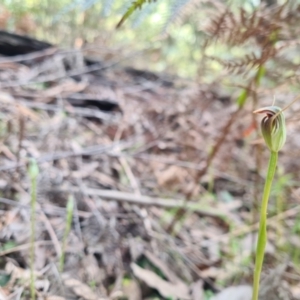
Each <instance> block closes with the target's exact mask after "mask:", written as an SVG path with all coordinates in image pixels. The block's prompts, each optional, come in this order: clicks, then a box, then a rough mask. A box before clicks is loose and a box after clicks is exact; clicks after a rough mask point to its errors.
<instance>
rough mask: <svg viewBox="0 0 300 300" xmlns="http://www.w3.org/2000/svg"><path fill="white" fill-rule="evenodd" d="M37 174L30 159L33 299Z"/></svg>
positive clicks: (33, 294)
mask: <svg viewBox="0 0 300 300" xmlns="http://www.w3.org/2000/svg"><path fill="white" fill-rule="evenodd" d="M38 174H39V169H38V165H37V163H36V161H35V160H32V161H31V163H30V165H29V168H28V175H29V177H30V179H31V201H30V206H31V214H30V295H31V299H32V300H35V284H34V283H35V276H34V250H35V249H34V248H35V246H34V241H35V222H36V220H35V213H36V199H37V177H38Z"/></svg>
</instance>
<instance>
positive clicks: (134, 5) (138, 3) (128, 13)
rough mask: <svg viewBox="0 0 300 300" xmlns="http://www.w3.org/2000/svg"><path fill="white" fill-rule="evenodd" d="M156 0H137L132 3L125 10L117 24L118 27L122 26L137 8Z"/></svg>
mask: <svg viewBox="0 0 300 300" xmlns="http://www.w3.org/2000/svg"><path fill="white" fill-rule="evenodd" d="M147 2H148V3H151V2H156V0H137V1H134V2H133V3H132V5H131V6H130V7H129V8H128V10H127V11H126V12H125V14H124V15H123V17H122V18H121V20H120V22H119V23H118V24H117V28H119V27H121V26H122V24H123V23H124V22H125V21H126V20H127V19H128V18H129V17H130V16H131V15H132V14H133V13H134V12H135V11H136V10H137V9H141V8H142V6H143V5H144V4H145V3H147Z"/></svg>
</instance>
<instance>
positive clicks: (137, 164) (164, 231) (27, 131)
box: [0, 49, 300, 300]
mask: <svg viewBox="0 0 300 300" xmlns="http://www.w3.org/2000/svg"><path fill="white" fill-rule="evenodd" d="M127 64H130V61H129V62H128V63H127ZM271 94H272V93H271V92H265V91H260V95H261V97H260V101H259V106H260V107H261V106H265V105H270V103H269V102H270V99H272V96H271ZM292 98H293V95H292V94H291V95H278V99H277V101H278V105H280V104H283V103H288V102H289V100H288V99H292ZM0 105H1V110H0V116H1V119H0V137H1V141H2V143H1V146H0V150H1V151H0V155H1V164H0V170H1V173H0V187H1V198H0V221H1V222H0V269H1V270H2V271H0V299H30V268H31V267H33V269H34V276H35V282H34V288H35V291H36V295H37V298H38V299H48V300H50V299H51V300H54V299H87V300H91V299H116V298H118V299H119V298H120V299H129V300H138V299H163V298H165V299H197V300H204V299H212V297H215V299H218V300H225V299H231V300H238V299H240V300H250V299H251V281H252V273H253V266H254V254H253V249H254V248H255V240H256V234H257V228H258V223H257V222H258V217H259V213H258V209H257V208H258V207H259V203H260V198H261V193H262V188H263V182H264V175H265V170H266V165H267V160H268V151H267V149H266V147H265V145H264V143H263V141H262V139H261V138H260V132H259V119H258V118H257V117H256V116H254V115H253V114H252V111H253V110H254V109H255V108H258V107H254V105H252V100H251V101H250V102H249V104H248V105H246V106H245V108H244V109H242V110H239V109H238V107H237V105H236V103H235V101H234V97H233V96H231V95H228V94H226V93H224V92H222V91H221V89H220V88H218V86H217V85H216V84H213V85H205V84H201V83H199V82H193V81H188V80H184V79H180V78H177V77H175V76H168V75H165V74H154V73H151V72H148V71H143V70H136V69H134V68H130V67H125V66H124V61H122V60H120V61H105V62H103V61H102V62H101V61H97V60H94V61H92V62H91V61H87V60H86V59H85V58H84V55H83V53H82V52H81V51H77V50H74V51H63V50H59V49H50V50H49V49H48V50H47V51H43V52H40V53H34V54H27V55H22V56H19V57H15V58H14V57H1V58H0ZM299 110H300V106H299V105H298V104H297V103H296V104H295V105H293V108H292V109H290V110H289V111H288V112H287V120H288V133H289V134H288V140H287V143H286V146H285V147H284V149H283V151H282V152H281V153H280V157H279V167H278V172H277V175H276V179H275V183H274V191H275V192H274V193H273V195H272V197H271V200H270V206H269V216H268V217H269V223H268V226H269V240H268V244H267V251H266V259H265V265H264V274H263V277H264V281H263V283H262V291H261V298H260V299H272V300H273V299H300V284H299V280H300V238H299V232H300V219H299V218H298V214H299V212H300V189H299V184H298V179H299V168H300V160H299V159H297V157H299V152H300V151H299V150H300V147H299V141H300V137H299V132H300V131H299V124H297V122H296V121H297V118H296V117H293V116H297V114H299ZM292 137H293V138H292ZM30 158H34V159H35V160H36V162H37V163H38V165H39V175H38V179H37V204H36V214H35V216H36V218H35V219H36V224H35V236H34V265H32V263H31V261H30V247H31V246H32V243H31V242H30V240H31V234H32V231H31V221H32V216H31V214H32V209H33V204H32V202H31V198H32V189H31V187H32V181H31V180H30V174H29V171H28V165H29V164H30ZM68 203H69V206H68V207H69V208H68V209H67V204H68ZM72 203H73V208H72V207H71V206H70V204H72ZM70 207H71V208H70ZM179 208H180V209H179ZM68 215H69V216H70V215H71V217H72V223H71V230H70V232H69V233H66V228H67V224H68V221H67V218H68ZM63 252H65V261H64V265H63V268H62V266H60V265H59V264H60V261H61V255H62V253H63ZM226 287H231V289H229V290H228V289H227V290H225V291H223V293H222V292H221V291H222V290H223V289H224V288H226ZM219 292H221V293H220V294H219V295H218V296H214V295H215V294H217V293H219ZM226 293H227V294H226ZM230 293H231V294H230ZM271 295H272V296H271Z"/></svg>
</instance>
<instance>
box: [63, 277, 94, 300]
mask: <svg viewBox="0 0 300 300" xmlns="http://www.w3.org/2000/svg"><path fill="white" fill-rule="evenodd" d="M62 277H63V282H64V285H65V286H67V287H68V288H70V289H71V290H72V291H73V292H74V293H75V294H76V295H77V296H79V297H82V298H83V299H86V300H97V299H98V297H97V295H96V294H95V293H94V292H93V291H92V289H91V288H90V287H89V286H87V285H86V284H84V283H82V282H80V281H79V280H77V279H74V278H70V277H69V276H68V275H63V276H62Z"/></svg>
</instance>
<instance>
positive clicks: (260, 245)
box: [252, 151, 278, 300]
mask: <svg viewBox="0 0 300 300" xmlns="http://www.w3.org/2000/svg"><path fill="white" fill-rule="evenodd" d="M277 158H278V152H274V151H271V156H270V160H269V166H268V174H267V178H266V181H265V187H264V193H263V198H262V205H261V211H260V224H259V233H258V241H257V247H256V260H255V271H254V279H253V296H252V300H257V299H258V292H259V280H260V274H261V269H262V265H263V260H264V255H265V247H266V242H267V211H268V201H269V196H270V191H271V186H272V181H273V178H274V174H275V171H276V165H277Z"/></svg>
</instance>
